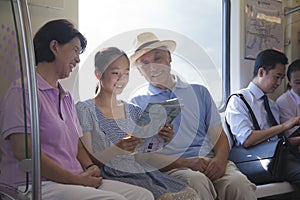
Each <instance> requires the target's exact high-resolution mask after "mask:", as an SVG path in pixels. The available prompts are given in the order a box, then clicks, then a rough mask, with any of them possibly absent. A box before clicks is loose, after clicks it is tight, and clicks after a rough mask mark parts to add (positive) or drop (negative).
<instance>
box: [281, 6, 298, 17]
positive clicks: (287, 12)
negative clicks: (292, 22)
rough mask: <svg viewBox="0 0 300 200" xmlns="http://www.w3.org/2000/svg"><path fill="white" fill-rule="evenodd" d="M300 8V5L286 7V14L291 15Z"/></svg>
mask: <svg viewBox="0 0 300 200" xmlns="http://www.w3.org/2000/svg"><path fill="white" fill-rule="evenodd" d="M299 10H300V6H296V7H294V8H284V15H289V14H292V13H294V12H297V11H299Z"/></svg>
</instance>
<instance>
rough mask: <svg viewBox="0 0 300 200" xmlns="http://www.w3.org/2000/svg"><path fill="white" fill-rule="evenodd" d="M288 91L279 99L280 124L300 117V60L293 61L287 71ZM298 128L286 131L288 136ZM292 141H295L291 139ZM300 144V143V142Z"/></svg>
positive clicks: (277, 102)
mask: <svg viewBox="0 0 300 200" xmlns="http://www.w3.org/2000/svg"><path fill="white" fill-rule="evenodd" d="M287 78H288V85H287V88H288V91H286V92H285V93H284V94H282V95H281V96H280V97H278V99H277V101H276V104H277V105H278V107H279V111H280V123H284V122H286V121H288V120H289V119H291V118H292V117H297V116H300V59H297V60H295V61H293V62H292V63H291V64H290V65H289V67H288V70H287ZM297 128H298V126H295V127H294V128H292V129H290V130H288V131H286V134H287V136H289V135H290V134H292V133H293V132H294V131H295V130H296V129H297ZM291 140H293V139H292V138H291ZM298 143H300V142H298Z"/></svg>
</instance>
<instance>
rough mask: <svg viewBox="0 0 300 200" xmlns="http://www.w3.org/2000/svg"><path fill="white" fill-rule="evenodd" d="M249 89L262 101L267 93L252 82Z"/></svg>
mask: <svg viewBox="0 0 300 200" xmlns="http://www.w3.org/2000/svg"><path fill="white" fill-rule="evenodd" d="M248 88H249V89H250V91H251V93H252V94H253V96H254V97H255V98H256V99H260V98H261V97H262V96H264V95H265V93H264V92H263V91H262V90H261V89H260V88H259V87H258V86H257V85H256V84H255V83H253V82H252V81H251V82H250V83H249V85H248Z"/></svg>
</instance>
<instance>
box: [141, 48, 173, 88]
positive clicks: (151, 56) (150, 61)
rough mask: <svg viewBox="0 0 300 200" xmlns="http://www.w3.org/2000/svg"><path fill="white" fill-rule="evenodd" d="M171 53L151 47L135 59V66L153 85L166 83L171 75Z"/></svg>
mask: <svg viewBox="0 0 300 200" xmlns="http://www.w3.org/2000/svg"><path fill="white" fill-rule="evenodd" d="M171 61H172V59H171V54H170V52H169V51H168V50H164V49H153V50H152V51H149V52H147V53H146V54H144V55H143V56H141V57H140V58H138V59H137V61H136V63H137V67H138V69H139V70H140V72H141V73H142V75H143V76H144V77H145V78H146V79H147V80H148V81H149V82H150V83H151V84H153V85H162V86H163V85H167V84H166V83H167V81H169V78H170V76H171Z"/></svg>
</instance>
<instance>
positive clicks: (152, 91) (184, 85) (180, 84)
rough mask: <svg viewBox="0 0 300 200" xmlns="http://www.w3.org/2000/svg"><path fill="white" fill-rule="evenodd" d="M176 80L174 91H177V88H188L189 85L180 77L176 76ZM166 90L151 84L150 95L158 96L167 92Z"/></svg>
mask: <svg viewBox="0 0 300 200" xmlns="http://www.w3.org/2000/svg"><path fill="white" fill-rule="evenodd" d="M174 78H175V82H176V83H175V85H174V87H173V91H174V90H176V89H177V88H187V87H188V85H189V84H188V83H186V82H183V81H182V80H181V79H180V78H179V77H178V76H176V75H174ZM165 90H166V89H160V88H158V87H155V86H154V85H152V84H149V88H148V94H149V95H156V94H159V93H161V92H163V91H165Z"/></svg>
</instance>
